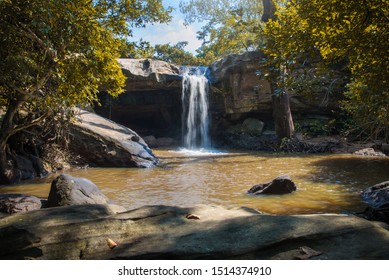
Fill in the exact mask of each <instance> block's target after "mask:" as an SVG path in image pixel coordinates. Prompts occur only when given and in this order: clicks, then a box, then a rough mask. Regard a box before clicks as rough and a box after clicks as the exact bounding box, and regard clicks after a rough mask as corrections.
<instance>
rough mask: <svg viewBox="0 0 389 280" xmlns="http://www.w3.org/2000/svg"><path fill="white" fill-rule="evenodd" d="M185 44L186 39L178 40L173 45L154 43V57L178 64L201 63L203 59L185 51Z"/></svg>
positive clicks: (186, 43) (191, 64)
mask: <svg viewBox="0 0 389 280" xmlns="http://www.w3.org/2000/svg"><path fill="white" fill-rule="evenodd" d="M187 45H188V42H186V41H183V42H178V43H177V44H175V45H173V46H172V45H170V44H164V45H155V47H154V48H155V54H154V58H155V59H159V60H163V61H166V62H169V63H174V64H178V65H190V66H196V65H202V64H203V60H202V59H201V58H198V57H196V56H194V55H193V54H192V53H190V52H187V51H185V47H186V46H187Z"/></svg>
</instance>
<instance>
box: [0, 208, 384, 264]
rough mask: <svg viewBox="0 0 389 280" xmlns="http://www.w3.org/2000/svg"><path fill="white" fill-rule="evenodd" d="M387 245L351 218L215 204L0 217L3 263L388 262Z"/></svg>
mask: <svg viewBox="0 0 389 280" xmlns="http://www.w3.org/2000/svg"><path fill="white" fill-rule="evenodd" d="M188 214H190V215H195V216H197V217H199V219H188V218H186V217H188ZM107 241H109V243H108V242H107ZM107 243H108V244H107ZM388 243H389V231H388V230H387V229H385V228H383V227H382V226H381V224H377V223H374V222H370V221H367V220H365V219H361V218H358V217H355V216H349V215H329V214H327V215H301V216H300V215H296V216H276V215H261V214H259V213H258V212H256V211H254V210H252V209H245V208H234V209H227V208H224V207H217V206H197V207H193V208H178V207H170V206H145V207H142V208H139V209H135V210H132V211H128V212H125V213H120V214H114V213H113V212H112V211H110V210H109V209H108V208H107V207H106V206H105V205H72V206H64V207H54V208H46V209H41V210H38V211H32V212H27V213H21V214H17V215H12V216H8V217H5V218H2V219H0V259H46V260H47V259H236V258H239V259H256V260H258V259H294V258H297V257H298V258H300V257H301V253H300V249H301V248H302V247H303V248H310V249H312V250H315V251H316V252H321V254H318V255H317V256H312V257H311V258H312V259H332V260H339V259H349V260H354V259H388V258H389V252H388V250H387V245H388ZM112 244H114V246H112ZM312 255H315V254H312Z"/></svg>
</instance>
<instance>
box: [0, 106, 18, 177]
mask: <svg viewBox="0 0 389 280" xmlns="http://www.w3.org/2000/svg"><path fill="white" fill-rule="evenodd" d="M23 103H24V102H23V101H10V103H9V104H8V107H7V112H6V113H5V115H4V118H3V120H2V123H1V127H0V184H10V183H12V182H13V179H14V174H13V173H14V172H13V171H14V168H13V166H12V164H10V162H9V156H10V155H9V153H8V151H7V145H8V139H9V138H10V137H11V136H12V135H13V134H14V118H15V115H16V113H17V111H18V110H19V108H20V107H21V106H22V105H23Z"/></svg>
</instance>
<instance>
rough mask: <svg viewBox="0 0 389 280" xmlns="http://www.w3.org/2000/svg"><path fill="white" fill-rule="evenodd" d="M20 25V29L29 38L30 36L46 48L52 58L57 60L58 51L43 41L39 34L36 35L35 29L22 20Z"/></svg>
mask: <svg viewBox="0 0 389 280" xmlns="http://www.w3.org/2000/svg"><path fill="white" fill-rule="evenodd" d="M18 25H19V28H20V31H22V32H23V33H24V35H26V37H27V38H30V39H31V40H33V41H34V42H36V43H37V44H38V45H39V46H40V47H41V48H43V49H45V50H46V51H47V52H48V53H49V54H50V57H51V59H52V60H53V61H55V59H56V58H57V53H56V51H55V50H54V49H52V48H51V47H50V46H48V45H47V44H46V43H45V42H43V40H42V39H41V38H39V37H38V35H36V34H35V33H34V31H32V30H31V29H30V28H29V27H28V26H27V25H25V24H23V23H20V22H19V23H18Z"/></svg>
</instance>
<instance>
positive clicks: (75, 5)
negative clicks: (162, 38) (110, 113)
mask: <svg viewBox="0 0 389 280" xmlns="http://www.w3.org/2000/svg"><path fill="white" fill-rule="evenodd" d="M169 12H170V10H165V9H164V8H163V6H162V3H161V0H143V1H141V0H94V1H91V0H1V1H0V38H1V40H0V106H5V107H6V108H9V105H10V104H11V103H14V104H17V105H18V106H19V108H18V109H21V107H20V106H23V109H25V110H27V109H28V110H29V111H31V110H32V111H39V110H49V109H50V108H51V106H56V105H59V104H60V105H64V106H73V105H80V104H85V103H90V102H92V101H95V100H96V94H97V92H98V90H99V89H101V88H104V89H105V90H107V91H108V92H109V93H110V94H111V95H114V96H115V95H118V94H119V93H121V92H122V87H123V85H124V82H125V78H124V76H123V74H122V72H121V69H120V67H119V65H118V63H117V61H116V59H117V58H118V57H119V55H120V52H122V51H123V48H124V47H125V43H126V41H127V38H128V36H130V35H131V29H132V28H133V27H141V26H144V25H145V24H147V23H150V22H166V21H168V20H169V19H170V16H169ZM3 133H4V132H3Z"/></svg>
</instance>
